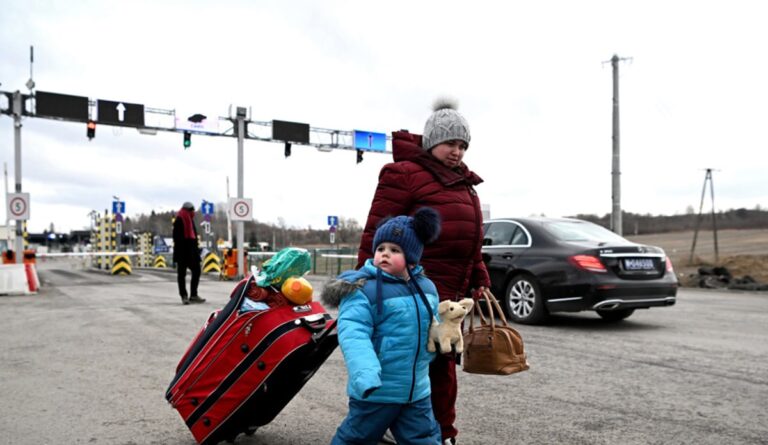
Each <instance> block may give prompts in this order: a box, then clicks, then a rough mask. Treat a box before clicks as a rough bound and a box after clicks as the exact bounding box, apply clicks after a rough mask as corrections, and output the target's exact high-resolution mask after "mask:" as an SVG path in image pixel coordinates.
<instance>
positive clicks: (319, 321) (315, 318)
mask: <svg viewBox="0 0 768 445" xmlns="http://www.w3.org/2000/svg"><path fill="white" fill-rule="evenodd" d="M296 324H301V325H302V326H304V327H305V328H307V329H308V330H309V331H310V332H312V333H313V334H316V333H318V332H320V331H322V330H323V329H325V325H326V321H325V317H324V316H323V314H313V315H308V316H306V317H301V318H298V319H296Z"/></svg>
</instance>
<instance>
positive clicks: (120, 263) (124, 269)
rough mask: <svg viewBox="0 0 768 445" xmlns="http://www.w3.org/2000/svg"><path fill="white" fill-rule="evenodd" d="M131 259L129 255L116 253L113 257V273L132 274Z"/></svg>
mask: <svg viewBox="0 0 768 445" xmlns="http://www.w3.org/2000/svg"><path fill="white" fill-rule="evenodd" d="M130 274H131V259H130V258H129V257H128V255H115V256H114V257H112V275H130Z"/></svg>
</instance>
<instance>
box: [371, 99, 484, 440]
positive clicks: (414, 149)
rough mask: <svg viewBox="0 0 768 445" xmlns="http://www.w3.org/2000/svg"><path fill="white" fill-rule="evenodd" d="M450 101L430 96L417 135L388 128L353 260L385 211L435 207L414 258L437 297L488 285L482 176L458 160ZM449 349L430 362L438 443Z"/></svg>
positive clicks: (463, 131)
mask: <svg viewBox="0 0 768 445" xmlns="http://www.w3.org/2000/svg"><path fill="white" fill-rule="evenodd" d="M456 108H457V106H456V104H455V103H454V102H452V101H449V100H438V101H437V102H435V105H434V107H433V110H434V112H433V113H432V115H430V116H429V118H428V119H427V122H426V124H425V125H424V135H423V136H419V135H417V134H412V133H409V132H408V131H405V130H402V131H396V132H394V133H392V156H393V158H394V161H395V162H393V163H390V164H387V165H385V166H384V167H383V168H382V169H381V173H380V174H379V183H378V186H377V188H376V192H375V194H374V197H373V202H372V203H371V209H370V211H369V214H368V219H367V221H366V224H365V230H364V232H363V236H362V239H361V241H360V249H359V251H358V264H357V267H358V268H360V267H363V266H364V264H365V261H366V260H367V259H369V258H371V257H372V256H373V252H372V251H371V247H372V243H371V241H372V239H373V237H374V234H375V232H376V226H377V224H378V223H379V221H380V220H381V219H382V218H385V217H387V216H389V215H410V214H413V212H415V211H416V210H417V209H418V208H420V207H424V206H428V207H431V208H433V209H435V210H436V211H437V212H438V213H439V214H440V217H441V220H442V231H441V234H440V237H439V238H438V239H437V241H435V242H434V243H433V244H432V245H430V246H427V247H425V249H424V254H423V256H422V259H421V265H422V266H423V267H424V271H425V273H426V274H427V276H429V277H430V279H432V281H434V283H435V285H436V286H437V290H438V293H439V297H440V300H441V301H442V300H454V301H457V300H460V299H462V298H465V297H467V296H473V297H477V296H478V295H479V294H480V292H481V291H482V290H483V289H484V288H486V287H489V286H490V279H489V277H488V271H487V270H486V268H485V264H484V263H483V261H482V255H481V250H480V249H481V247H482V239H483V216H482V212H481V209H480V199H479V198H478V196H477V192H476V191H475V186H476V185H478V184H480V183H481V182H482V179H481V178H480V177H479V176H478V175H476V174H475V173H474V172H472V171H471V170H469V168H468V167H467V166H466V164H464V162H463V158H464V154H465V153H466V152H467V149H468V148H469V142H470V132H469V124H468V123H467V120H466V119H465V118H464V117H463V116H462V115H461V114H459V113H458V112H457V111H456ZM456 358H457V357H456V355H455V354H441V355H438V357H437V358H436V359H435V361H433V362H432V364H431V365H430V370H429V377H430V380H431V384H432V406H433V409H434V413H435V417H436V419H437V421H438V423H439V424H440V428H441V432H442V439H443V443H445V444H455V443H456V436H457V434H458V429H456V426H455V421H456V397H457V391H458V388H457V383H456Z"/></svg>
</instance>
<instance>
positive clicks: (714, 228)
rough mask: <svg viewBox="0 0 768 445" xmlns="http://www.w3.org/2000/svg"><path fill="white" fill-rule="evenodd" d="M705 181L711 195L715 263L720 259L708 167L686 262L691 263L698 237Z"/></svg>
mask: <svg viewBox="0 0 768 445" xmlns="http://www.w3.org/2000/svg"><path fill="white" fill-rule="evenodd" d="M707 181H709V195H710V196H711V197H712V235H713V237H714V241H715V264H717V262H718V261H719V260H720V258H719V256H720V255H719V251H718V245H717V220H716V219H715V186H714V183H713V181H712V169H711V168H708V169H707V173H706V174H705V175H704V186H703V187H702V189H701V202H699V214H698V215H696V226H695V229H694V230H693V244H692V245H691V256H690V257H688V264H689V265H691V264H693V253H694V251H695V250H696V239H697V238H698V237H699V226H700V225H701V213H702V210H703V209H704V194H705V193H706V192H707Z"/></svg>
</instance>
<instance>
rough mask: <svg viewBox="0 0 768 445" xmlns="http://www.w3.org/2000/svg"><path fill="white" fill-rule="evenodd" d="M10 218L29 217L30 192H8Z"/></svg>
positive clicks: (21, 219) (26, 218) (25, 218)
mask: <svg viewBox="0 0 768 445" xmlns="http://www.w3.org/2000/svg"><path fill="white" fill-rule="evenodd" d="M6 202H7V203H8V208H7V209H5V211H6V213H7V214H8V219H11V220H17V221H26V220H28V219H29V193H8V199H7V200H6Z"/></svg>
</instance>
